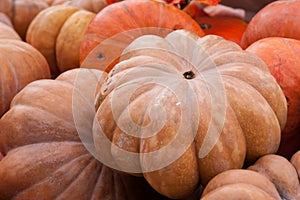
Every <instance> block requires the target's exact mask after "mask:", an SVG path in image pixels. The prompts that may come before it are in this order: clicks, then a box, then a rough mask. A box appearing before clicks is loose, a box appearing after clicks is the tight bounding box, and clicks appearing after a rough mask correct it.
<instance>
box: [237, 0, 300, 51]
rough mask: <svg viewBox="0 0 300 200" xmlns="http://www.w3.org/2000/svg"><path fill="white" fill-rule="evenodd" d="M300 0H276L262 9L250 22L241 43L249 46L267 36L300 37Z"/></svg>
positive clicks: (244, 46) (245, 46)
mask: <svg viewBox="0 0 300 200" xmlns="http://www.w3.org/2000/svg"><path fill="white" fill-rule="evenodd" d="M299 26H300V1H299V0H290V1H274V2H272V3H269V4H267V5H266V6H265V7H264V8H263V9H261V10H260V11H259V12H258V13H256V14H255V16H254V17H253V18H252V19H251V21H250V22H249V24H248V26H247V29H246V31H245V33H244V35H243V38H242V41H241V45H242V47H243V48H247V47H248V46H249V45H250V44H252V43H254V42H255V41H257V40H259V39H262V38H266V37H276V36H277V37H286V38H294V39H300V29H299Z"/></svg>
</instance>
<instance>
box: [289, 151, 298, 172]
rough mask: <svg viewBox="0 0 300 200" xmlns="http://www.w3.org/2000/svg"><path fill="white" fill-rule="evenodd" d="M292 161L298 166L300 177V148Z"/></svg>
mask: <svg viewBox="0 0 300 200" xmlns="http://www.w3.org/2000/svg"><path fill="white" fill-rule="evenodd" d="M291 163H292V164H293V165H294V167H295V168H296V170H297V173H298V176H299V177H300V150H299V151H297V152H296V153H295V154H294V155H293V156H292V158H291Z"/></svg>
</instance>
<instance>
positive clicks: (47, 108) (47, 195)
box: [0, 69, 164, 200]
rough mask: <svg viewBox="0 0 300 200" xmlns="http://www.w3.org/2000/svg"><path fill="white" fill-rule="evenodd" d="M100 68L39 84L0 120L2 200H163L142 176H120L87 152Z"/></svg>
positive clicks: (22, 94)
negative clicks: (86, 137) (84, 139)
mask: <svg viewBox="0 0 300 200" xmlns="http://www.w3.org/2000/svg"><path fill="white" fill-rule="evenodd" d="M102 74H103V73H102V72H101V71H97V70H87V69H82V70H80V71H79V70H78V69H74V70H69V71H68V72H65V73H63V74H61V75H60V76H59V77H58V78H57V79H56V80H50V79H48V80H40V81H35V82H33V83H31V84H29V85H28V86H27V87H25V88H24V89H23V90H22V91H21V92H20V93H19V94H18V95H17V96H16V97H15V98H14V100H13V102H12V107H11V109H10V110H9V111H8V112H7V113H6V114H5V115H4V116H3V117H2V118H1V119H0V152H1V153H2V154H3V155H4V157H3V158H2V159H1V154H0V180H1V181H0V199H1V200H8V199H19V200H21V199H49V200H50V199H74V200H92V199H112V200H140V199H149V200H150V199H151V200H152V199H162V200H163V199H164V198H163V197H161V196H159V195H158V194H157V193H156V192H155V191H154V190H153V189H151V187H150V186H149V185H148V184H147V182H145V181H144V180H143V179H142V178H136V177H131V176H127V175H120V174H117V173H115V172H114V171H113V170H111V169H109V168H107V167H106V166H104V165H102V164H101V163H100V162H99V161H97V160H96V159H94V158H93V156H92V155H91V154H90V153H89V152H88V151H87V150H86V148H85V146H84V145H83V143H82V142H81V140H80V138H79V135H78V131H79V130H82V129H84V130H86V131H87V132H85V133H87V134H89V133H90V137H91V138H92V135H91V133H92V132H91V128H92V127H91V126H90V125H92V119H93V117H94V114H95V112H94V109H93V99H94V98H93V97H94V95H93V94H94V91H95V87H96V85H97V83H98V79H99V78H100V77H101V75H102Z"/></svg>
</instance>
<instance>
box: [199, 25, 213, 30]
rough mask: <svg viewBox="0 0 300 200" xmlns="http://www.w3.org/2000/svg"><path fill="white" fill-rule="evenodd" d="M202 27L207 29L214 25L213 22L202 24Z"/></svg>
mask: <svg viewBox="0 0 300 200" xmlns="http://www.w3.org/2000/svg"><path fill="white" fill-rule="evenodd" d="M200 27H201V28H202V29H203V30H207V29H210V28H211V27H212V25H211V24H200Z"/></svg>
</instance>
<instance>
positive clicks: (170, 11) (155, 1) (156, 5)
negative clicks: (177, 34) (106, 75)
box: [80, 0, 204, 71]
mask: <svg viewBox="0 0 300 200" xmlns="http://www.w3.org/2000/svg"><path fill="white" fill-rule="evenodd" d="M149 16H151V17H149ZM176 29H187V30H190V31H193V32H195V33H196V34H198V35H199V36H203V35H204V33H203V31H202V29H201V28H200V26H199V25H198V24H197V22H195V21H194V20H193V19H192V18H191V17H190V16H189V15H187V14H186V13H184V12H183V11H181V10H180V9H178V8H176V7H174V6H173V5H170V4H167V3H165V2H164V1H159V0H140V1H134V0H128V1H121V2H116V3H113V4H111V5H110V6H107V7H105V8H104V9H102V10H101V11H100V12H99V13H98V14H97V15H96V16H95V17H94V18H93V19H92V20H91V22H90V24H89V25H88V28H87V31H86V34H85V36H84V39H83V42H82V44H81V47H80V63H81V66H82V65H85V64H83V61H84V60H85V58H86V57H87V56H88V55H89V53H91V52H92V50H93V49H94V48H95V47H96V46H97V45H98V44H100V43H102V42H103V41H105V40H106V39H109V38H111V37H115V36H116V35H119V37H115V38H114V40H111V42H112V43H118V45H116V46H115V47H114V49H113V50H108V49H105V50H103V51H102V52H98V55H96V57H99V59H102V60H105V59H106V60H107V59H109V58H108V57H111V56H112V57H114V58H117V57H118V56H119V55H120V54H121V53H122V51H123V49H124V48H125V47H126V46H127V45H128V44H129V43H130V42H132V41H133V40H134V39H135V38H137V37H138V36H141V35H145V34H157V35H161V36H165V35H166V34H168V33H169V32H170V31H173V30H176ZM108 64H111V63H108ZM107 66H108V65H106V64H105V65H104V66H98V67H100V69H101V70H107V71H109V70H110V68H111V67H112V66H111V67H109V68H107V69H106V67H107ZM84 67H87V66H84Z"/></svg>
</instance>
